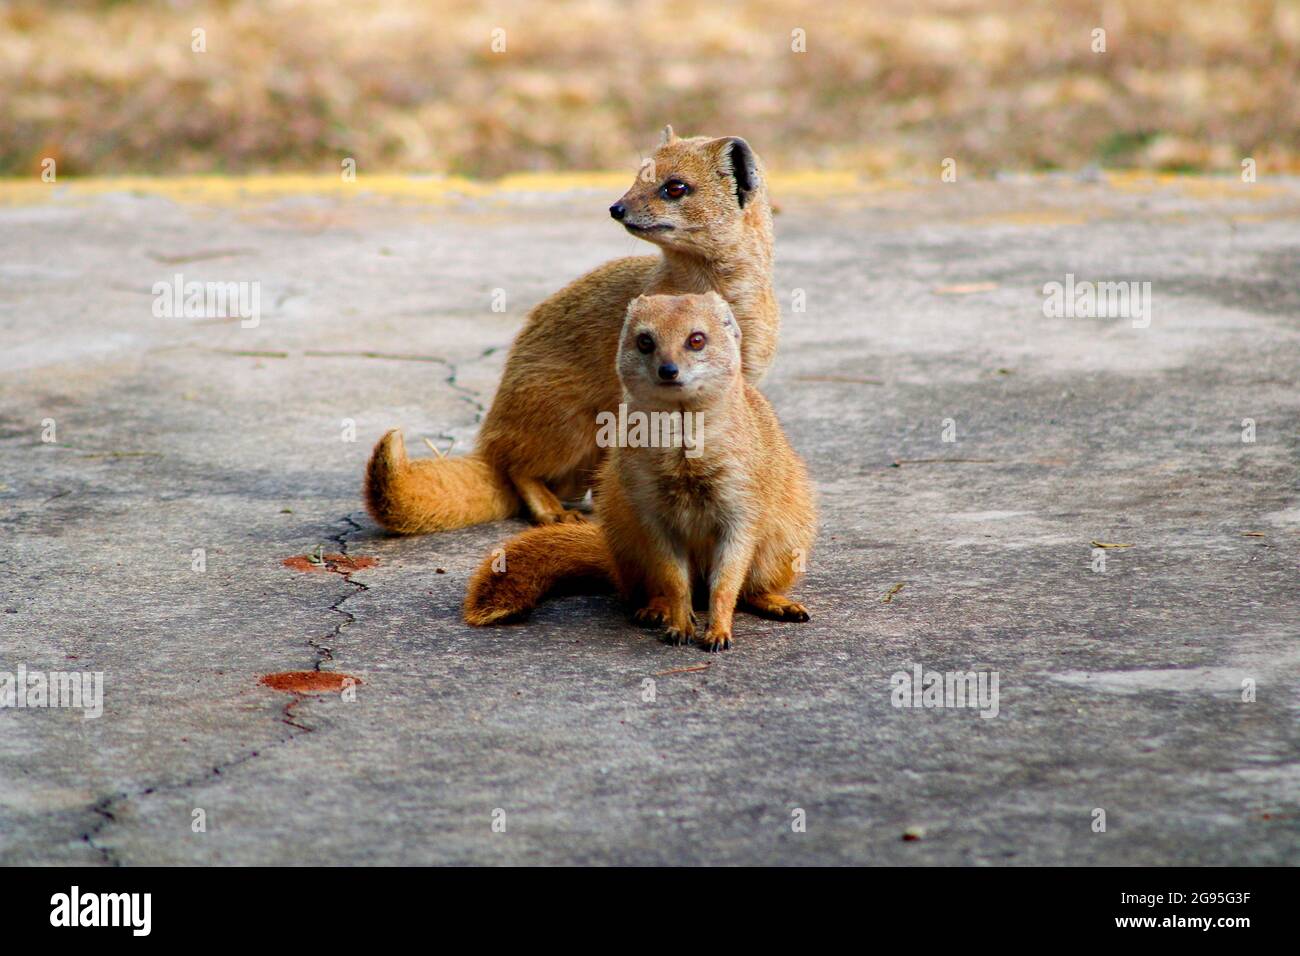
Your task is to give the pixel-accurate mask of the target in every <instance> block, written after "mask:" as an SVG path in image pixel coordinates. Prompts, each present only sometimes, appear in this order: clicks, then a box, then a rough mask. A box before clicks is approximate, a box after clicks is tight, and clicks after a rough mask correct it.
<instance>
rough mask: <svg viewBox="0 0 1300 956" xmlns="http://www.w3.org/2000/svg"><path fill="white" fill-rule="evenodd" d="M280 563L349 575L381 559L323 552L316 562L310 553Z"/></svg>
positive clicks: (304, 569)
mask: <svg viewBox="0 0 1300 956" xmlns="http://www.w3.org/2000/svg"><path fill="white" fill-rule="evenodd" d="M280 563H281V564H283V565H284V566H285V567H286V568H293V569H294V570H295V571H308V572H314V571H333V572H334V573H335V574H343V575H348V574H352V573H353V572H354V571H364V570H365V569H366V568H373V567H374V566H375V565H377V564H378V563H379V559H378V558H364V557H352V556H350V555H346V554H323V555H321V560H320V561H319V562H316V561H313V560H312V559H311V557H309V556H308V555H305V554H295V555H294V556H293V557H291V558H285V559H284V560H283V561H282V562H280Z"/></svg>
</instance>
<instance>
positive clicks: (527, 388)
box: [365, 126, 781, 534]
mask: <svg viewBox="0 0 1300 956" xmlns="http://www.w3.org/2000/svg"><path fill="white" fill-rule="evenodd" d="M610 214H611V215H612V216H613V217H614V218H615V219H616V220H618V221H619V222H621V223H622V224H623V226H624V227H625V228H626V229H627V230H628V232H630V233H632V234H633V235H635V236H638V237H640V238H642V239H646V240H648V241H649V242H652V243H654V244H655V245H657V246H659V248H660V252H661V255H660V256H637V257H633V258H626V259H616V260H614V261H613V262H610V263H607V264H605V265H603V266H601V267H600V268H598V269H596V270H595V271H594V272H590V273H588V274H587V275H585V276H583V277H582V278H580V279H578V280H577V281H575V282H573V283H571V284H569V285H568V286H566V287H565V288H563V289H561V290H560V291H559V292H557V293H555V294H554V295H552V296H551V297H550V298H549V299H547V300H546V301H544V302H542V303H541V304H540V305H538V306H536V307H535V308H534V309H533V310H532V312H531V313H530V314H529V316H528V319H527V321H526V323H525V325H524V328H523V330H522V331H521V332H520V333H519V336H518V338H517V339H516V340H515V343H514V345H513V347H512V348H511V349H510V355H509V358H508V359H507V361H506V367H505V371H504V373H503V375H502V378H501V385H500V387H499V388H498V389H497V395H496V400H495V401H494V402H493V403H492V407H491V408H490V409H489V411H488V413H487V415H486V416H485V417H484V420H483V427H482V430H481V431H480V433H479V438H478V447H477V449H476V451H475V452H474V453H473V454H470V455H466V456H464V457H458V458H441V459H439V458H423V459H417V460H415V461H411V460H409V459H408V458H407V456H406V448H405V445H404V443H403V441H402V434H401V432H400V431H398V430H396V429H394V430H392V431H390V432H388V433H387V434H386V435H384V437H383V438H381V439H380V440H379V443H378V444H377V445H375V449H374V451H373V452H372V453H371V456H370V463H369V465H368V466H367V468H366V481H365V500H366V508H367V509H368V510H369V512H370V514H371V516H372V517H373V518H374V519H375V521H377V522H379V524H381V525H383V526H384V527H385V528H387V529H389V530H390V531H396V532H399V533H402V534H417V533H422V532H427V531H446V530H450V529H452V528H462V527H465V526H467V525H472V524H478V523H480V522H484V521H493V520H497V519H501V518H508V517H510V516H512V515H515V514H518V513H519V512H520V511H521V507H522V510H524V511H525V512H526V513H527V514H529V515H530V516H531V517H532V518H533V520H534V521H536V522H538V523H541V524H545V523H548V522H555V521H577V520H580V518H581V516H580V514H579V513H578V512H574V511H565V510H564V506H563V504H562V503H561V497H564V498H580V497H582V495H583V494H584V493H585V491H586V489H587V488H588V487H589V485H590V483H591V480H592V478H593V476H594V475H595V473H596V470H597V468H598V467H599V465H600V461H601V458H602V457H603V455H602V449H600V448H598V447H597V445H596V440H595V439H596V415H597V413H598V412H600V411H602V410H606V409H612V408H613V407H614V406H616V405H617V404H618V396H619V385H618V378H617V376H616V375H615V373H614V355H615V352H616V351H617V348H618V336H619V330H620V329H621V328H622V327H623V317H624V314H625V313H626V311H627V304H628V302H630V301H631V300H632V299H633V298H635V297H636V296H638V295H642V294H657V293H667V294H674V293H687V292H708V291H711V290H712V291H716V292H718V293H720V294H721V295H722V297H723V298H724V299H726V300H727V301H728V302H729V303H730V304H731V307H732V309H733V310H734V312H735V316H736V319H737V320H738V321H739V323H740V326H741V328H742V329H743V330H744V333H745V340H744V341H745V346H744V349H743V354H744V369H745V377H746V378H747V379H748V380H750V381H751V382H757V381H758V380H759V379H760V378H762V376H763V373H764V372H765V371H766V370H767V367H768V365H769V364H770V363H771V361H772V357H773V355H774V354H775V352H776V341H777V333H778V329H779V326H780V321H781V313H780V309H779V307H778V306H777V302H776V298H775V296H774V295H773V293H772V213H771V208H770V206H769V204H768V198H767V186H766V181H765V175H764V172H763V166H762V163H761V162H760V161H759V159H758V157H757V156H756V155H755V154H754V151H753V150H752V149H750V147H749V144H748V143H746V142H745V141H744V140H743V139H739V138H737V137H734V136H727V137H723V138H720V139H709V138H707V137H696V138H693V139H678V138H677V137H676V136H675V135H673V131H672V127H671V126H670V127H667V128H665V130H664V137H663V141H662V143H661V144H660V146H659V148H658V149H657V150H656V151H655V154H654V156H653V159H652V162H650V163H647V164H645V165H644V166H643V168H642V171H641V174H640V175H639V176H638V177H637V181H636V182H635V183H634V184H633V186H632V188H631V189H629V190H628V191H627V193H626V195H624V196H623V198H622V199H620V200H619V201H618V202H617V203H615V204H614V205H613V206H611V207H610Z"/></svg>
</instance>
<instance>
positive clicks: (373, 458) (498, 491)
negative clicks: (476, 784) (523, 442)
mask: <svg viewBox="0 0 1300 956" xmlns="http://www.w3.org/2000/svg"><path fill="white" fill-rule="evenodd" d="M365 499H366V510H367V511H369V512H370V517H372V518H374V519H375V520H376V521H378V522H379V523H380V524H381V525H383V526H384V527H385V528H387V529H388V530H389V531H396V532H397V533H398V534H424V533H425V532H428V531H450V530H452V529H453V528H464V527H468V526H469V525H472V524H481V523H483V522H484V521H497V520H500V519H501V518H509V517H510V516H511V515H513V514H515V513H516V512H518V510H519V496H518V495H516V494H515V489H514V486H513V485H512V484H511V483H510V479H509V478H507V477H506V476H505V475H503V474H501V473H500V472H499V471H497V469H495V468H493V467H492V465H490V464H489V463H488V462H486V461H484V460H483V459H482V458H478V457H476V456H474V455H465V456H463V457H460V458H417V459H416V460H415V461H411V460H410V459H408V458H407V457H406V445H405V443H404V442H403V441H402V433H401V432H400V431H398V430H397V429H396V428H394V429H393V430H392V431H390V432H388V433H387V434H386V435H384V437H383V438H381V439H379V442H378V444H376V445H375V450H374V451H372V452H371V453H370V464H368V465H367V466H366V486H365Z"/></svg>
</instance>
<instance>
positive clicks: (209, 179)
mask: <svg viewBox="0 0 1300 956" xmlns="http://www.w3.org/2000/svg"><path fill="white" fill-rule="evenodd" d="M634 175H635V174H634V173H632V174H629V173H625V172H624V173H615V172H580V173H518V174H514V175H510V176H505V177H503V178H501V179H496V180H490V181H487V180H475V179H468V178H465V177H463V176H394V175H384V176H365V175H361V176H358V177H357V179H356V180H355V181H354V182H344V181H343V179H342V177H340V176H336V175H332V174H325V175H293V174H287V175H282V174H276V175H265V176H97V177H87V178H76V177H67V178H64V179H61V180H59V181H57V182H55V183H45V182H42V181H41V180H40V179H38V178H36V177H32V178H31V179H0V205H32V204H36V203H43V202H49V201H50V200H51V199H56V200H68V199H71V200H77V199H87V198H94V197H96V196H104V195H109V194H120V193H131V194H135V195H142V196H158V197H162V198H165V199H171V200H174V201H176V202H196V203H208V204H214V205H225V204H235V203H241V202H246V201H248V200H257V199H276V198H282V197H286V196H331V197H340V198H342V197H374V196H382V197H385V198H389V199H396V200H406V201H416V202H423V203H441V202H455V201H457V200H461V199H465V198H475V199H490V198H493V197H504V196H507V195H509V194H511V193H519V192H532V193H555V194H558V193H566V192H573V191H575V190H599V191H602V192H607V193H610V194H612V195H614V196H618V195H620V194H621V193H622V192H624V191H625V190H626V189H627V188H628V186H630V185H631V184H632V181H633V177H634ZM771 180H772V192H773V193H775V194H777V195H821V194H826V195H830V194H834V193H839V192H861V191H868V190H872V191H874V190H879V189H884V188H901V184H898V183H885V182H867V181H864V180H862V179H861V178H860V177H859V176H858V175H857V174H856V173H848V172H818V171H813V172H795V173H782V174H778V175H774V176H772V177H771Z"/></svg>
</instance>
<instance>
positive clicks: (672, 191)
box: [659, 179, 691, 199]
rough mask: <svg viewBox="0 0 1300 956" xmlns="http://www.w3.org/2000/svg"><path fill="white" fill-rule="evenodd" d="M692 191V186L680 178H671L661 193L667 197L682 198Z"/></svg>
mask: <svg viewBox="0 0 1300 956" xmlns="http://www.w3.org/2000/svg"><path fill="white" fill-rule="evenodd" d="M690 191H691V187H690V186H688V185H686V184H685V183H684V182H682V181H681V180H680V179H670V180H668V182H666V183H664V184H663V187H662V188H661V189H660V190H659V193H660V195H662V196H663V197H664V198H665V199H681V198H682V197H683V196H685V195H687V194H688V193H690Z"/></svg>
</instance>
